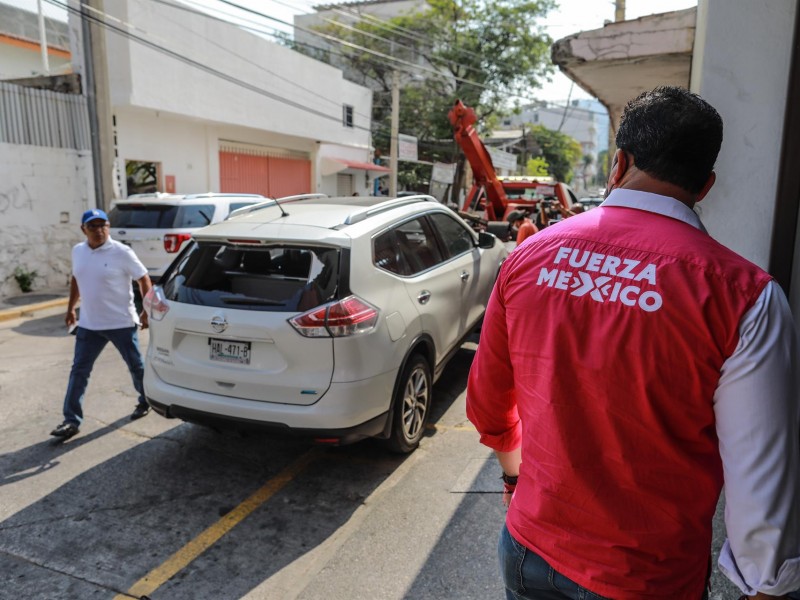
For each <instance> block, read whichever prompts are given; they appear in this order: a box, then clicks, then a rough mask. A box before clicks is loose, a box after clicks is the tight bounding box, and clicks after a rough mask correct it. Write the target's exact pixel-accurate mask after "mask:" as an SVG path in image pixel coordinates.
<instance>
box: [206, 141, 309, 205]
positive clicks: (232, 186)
mask: <svg viewBox="0 0 800 600" xmlns="http://www.w3.org/2000/svg"><path fill="white" fill-rule="evenodd" d="M219 177H220V191H221V192H224V193H240V194H261V195H263V196H271V197H274V198H279V197H281V196H291V195H292V194H307V193H309V192H310V191H311V162H310V161H308V160H305V159H302V158H286V157H277V156H262V155H259V154H255V153H252V154H251V153H244V152H229V151H221V152H220V153H219Z"/></svg>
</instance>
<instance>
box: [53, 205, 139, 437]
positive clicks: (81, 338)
mask: <svg viewBox="0 0 800 600" xmlns="http://www.w3.org/2000/svg"><path fill="white" fill-rule="evenodd" d="M108 228H109V223H108V217H107V215H106V213H105V212H103V211H102V210H99V209H92V210H87V211H86V212H85V213H83V217H82V218H81V230H82V231H83V233H84V235H85V236H86V241H84V242H81V243H80V244H77V245H76V246H75V247H74V248H73V249H72V279H71V280H70V293H69V304H68V306H67V314H66V317H65V319H64V321H65V322H66V324H67V327H69V328H70V329H71V328H73V327H75V326H76V325H77V330H76V340H75V356H74V358H73V362H72V370H71V372H70V374H69V384H68V385H67V393H66V396H65V397H64V422H63V423H61V425H59V426H58V427H56V428H55V429H53V431H51V432H50V435H53V436H55V437H58V438H63V439H67V438H71V437H72V436H74V435H75V434H76V433H78V429H79V427H80V424H81V421H82V420H83V395H84V392H85V391H86V386H87V384H88V383H89V375H90V374H91V372H92V367H93V366H94V362H95V361H96V360H97V357H98V356H100V352H102V351H103V348H105V346H106V344H107V343H108V342H111V343H112V344H114V347H115V348H116V349H117V350H118V351H119V353H120V354H121V355H122V358H123V360H124V361H125V364H127V365H128V370H130V372H131V377H132V378H133V387H134V388H136V391H137V392H139V402H138V404H137V405H136V408H135V409H134V411H133V414H131V419H139V418H141V417H143V416H145V415H146V414H147V413H148V412H150V407H149V406H148V404H147V401H146V400H145V398H144V387H143V384H142V378H143V376H144V362H143V361H142V354H141V352H140V351H139V337H138V335H137V329H138V328H139V327H141V328H142V329H145V328H147V313H145V312H142V313H141V315H138V316H137V314H136V309H135V308H134V304H133V289H132V288H131V281H132V280H135V281H137V282H138V284H139V289H140V290H141V293H142V297H144V296H145V295H146V294H147V292H148V291H149V290H150V277H149V276H148V275H147V269H146V268H145V266H144V265H143V264H142V263H141V261H140V260H139V259H138V258H136V255H135V254H134V253H133V250H131V249H130V248H129V247H128V246H126V245H125V244H121V243H120V242H117V241H114V240H112V239H111V236H110V235H109V229H108ZM79 299H80V300H81V316H80V321H78V319H77V315H76V313H75V308H76V305H77V303H78V300H79Z"/></svg>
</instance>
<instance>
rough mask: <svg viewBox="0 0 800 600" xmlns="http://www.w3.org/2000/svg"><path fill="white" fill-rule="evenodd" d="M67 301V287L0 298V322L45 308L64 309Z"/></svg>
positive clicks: (28, 314) (25, 315)
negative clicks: (60, 307) (58, 307)
mask: <svg viewBox="0 0 800 600" xmlns="http://www.w3.org/2000/svg"><path fill="white" fill-rule="evenodd" d="M68 301H69V288H68V287H63V288H53V289H46V290H37V291H35V292H28V293H27V294H18V295H16V296H8V297H5V298H0V322H2V321H10V320H11V319H18V318H20V317H27V316H30V315H32V314H34V313H35V312H36V311H39V310H44V309H46V308H53V307H56V306H64V307H66V306H67V302H68Z"/></svg>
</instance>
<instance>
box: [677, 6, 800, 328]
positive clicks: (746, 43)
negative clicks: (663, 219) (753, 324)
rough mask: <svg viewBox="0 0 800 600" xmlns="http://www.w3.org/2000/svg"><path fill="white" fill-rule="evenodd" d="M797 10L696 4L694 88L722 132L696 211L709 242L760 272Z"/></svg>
mask: <svg viewBox="0 0 800 600" xmlns="http://www.w3.org/2000/svg"><path fill="white" fill-rule="evenodd" d="M796 10H797V0H735V1H733V2H732V1H731V0H701V3H700V5H699V10H698V17H699V18H698V22H697V33H698V36H697V39H696V41H695V61H694V63H693V65H692V81H693V89H694V91H696V92H698V93H699V94H700V95H701V96H703V97H704V98H705V99H706V100H708V101H709V102H710V103H711V104H712V105H713V106H714V107H715V108H716V109H717V110H718V111H719V112H720V114H721V115H722V119H723V121H724V128H725V129H724V140H723V142H722V151H721V152H720V156H719V159H718V161H717V166H716V171H717V183H716V185H715V186H714V188H713V189H712V190H711V192H710V194H709V196H708V197H707V198H706V199H705V200H704V201H703V202H701V203H700V204H699V205H698V206H699V210H700V211H701V214H702V218H703V222H704V223H705V225H706V227H707V228H708V230H709V232H710V233H711V235H712V236H713V237H714V238H716V239H717V240H719V241H720V242H722V243H723V244H725V245H726V246H728V247H730V248H732V249H733V250H735V251H736V252H738V253H740V254H742V255H743V256H745V257H747V258H748V259H750V260H752V261H753V262H755V263H756V264H757V265H759V266H761V267H763V268H766V267H767V265H768V262H769V251H770V240H771V236H772V221H773V217H774V204H775V193H776V186H777V177H778V165H779V157H780V152H781V137H782V131H783V117H784V112H785V108H786V93H787V84H788V81H787V79H788V72H789V61H790V52H791V44H792V37H793V26H794V15H795V11H796ZM795 284H797V282H795ZM794 310H795V313H796V314H800V310H798V307H797V306H795V307H794Z"/></svg>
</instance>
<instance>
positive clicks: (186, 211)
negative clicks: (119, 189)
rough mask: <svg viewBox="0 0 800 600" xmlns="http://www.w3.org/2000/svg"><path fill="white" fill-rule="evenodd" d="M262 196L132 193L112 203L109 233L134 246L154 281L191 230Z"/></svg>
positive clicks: (261, 200) (189, 236)
mask: <svg viewBox="0 0 800 600" xmlns="http://www.w3.org/2000/svg"><path fill="white" fill-rule="evenodd" d="M265 200H267V198H265V197H264V196H260V195H258V194H215V193H206V194H161V193H156V194H134V195H132V196H129V197H128V198H127V199H125V200H118V201H116V202H115V203H114V204H113V205H112V207H111V210H110V211H109V213H108V220H109V222H110V223H111V237H112V238H113V239H115V240H117V241H119V242H122V243H123V244H127V245H128V246H130V247H131V248H133V251H134V252H135V253H136V256H138V257H139V260H141V261H142V263H143V264H144V266H145V267H147V272H148V274H149V275H150V278H151V279H152V280H153V281H154V282H155V281H158V280H159V279H160V278H161V276H162V275H163V274H164V271H165V270H166V269H167V267H168V266H169V265H170V263H171V262H172V259H174V258H175V257H176V256H178V253H179V252H180V250H181V248H183V246H184V245H185V244H186V242H188V241H189V239H190V238H191V237H192V233H193V232H194V231H196V230H198V229H200V228H201V227H205V226H206V225H210V224H212V223H218V222H220V221H223V220H225V219H226V218H227V216H228V215H229V214H230V213H231V212H232V211H234V210H236V209H238V208H243V207H245V206H249V205H251V204H257V203H258V202H264V201H265Z"/></svg>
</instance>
